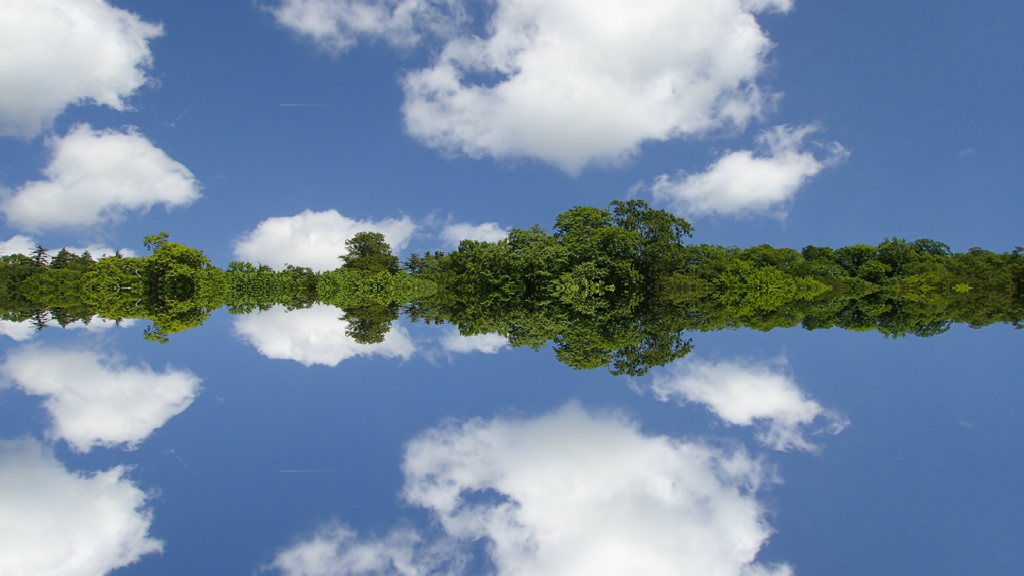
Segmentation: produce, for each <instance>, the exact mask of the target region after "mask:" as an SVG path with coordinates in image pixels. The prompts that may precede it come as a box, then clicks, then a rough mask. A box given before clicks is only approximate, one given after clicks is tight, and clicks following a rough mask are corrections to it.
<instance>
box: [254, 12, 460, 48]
mask: <svg viewBox="0 0 1024 576" xmlns="http://www.w3.org/2000/svg"><path fill="white" fill-rule="evenodd" d="M270 11H271V12H272V13H273V14H274V17H275V18H276V19H277V21H278V23H279V24H281V25H282V26H285V27H286V28H289V29H291V30H293V31H294V32H297V33H299V34H302V35H303V36H307V37H309V38H310V39H312V40H313V41H314V42H315V43H316V44H317V45H318V46H319V47H320V48H321V49H323V50H325V51H327V52H331V53H334V54H337V53H339V52H342V51H344V50H346V49H348V48H350V47H351V46H352V45H354V44H355V43H356V42H357V41H358V40H359V38H361V37H362V38H370V39H376V38H383V39H384V40H386V41H387V42H388V43H390V44H391V45H393V46H396V47H403V48H408V47H411V46H415V45H416V44H417V43H419V41H420V40H421V37H422V36H423V35H424V34H434V35H447V34H450V33H451V32H453V31H454V30H455V29H456V28H457V27H458V26H459V25H460V24H461V23H462V22H463V21H464V19H465V10H464V9H463V7H462V3H461V2H460V1H459V0H280V2H279V3H278V4H277V5H276V6H274V7H273V8H271V9H270Z"/></svg>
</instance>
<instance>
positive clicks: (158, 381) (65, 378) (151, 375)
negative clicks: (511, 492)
mask: <svg viewBox="0 0 1024 576" xmlns="http://www.w3.org/2000/svg"><path fill="white" fill-rule="evenodd" d="M0 374H2V375H3V376H4V378H6V379H9V380H10V381H11V382H12V383H13V384H14V385H16V386H17V387H18V388H21V389H22V390H23V391H24V392H25V393H26V394H32V395H36V396H46V400H44V401H43V406H44V407H45V408H46V410H47V411H48V412H49V413H50V417H51V418H52V420H53V424H52V426H51V427H50V429H49V430H47V436H48V437H50V438H59V439H63V440H66V441H67V443H68V444H69V445H70V446H71V447H72V448H73V449H74V450H75V451H77V452H88V451H89V450H91V449H92V448H93V446H116V445H119V444H123V445H125V446H126V447H128V448H134V447H135V446H137V445H138V444H139V443H140V442H142V441H143V440H145V439H146V438H147V437H148V436H149V435H150V434H152V433H153V431H154V430H156V429H157V428H160V427H161V426H163V425H164V424H166V423H167V421H168V420H170V419H171V418H173V417H174V416H177V415H178V414H180V413H182V412H183V411H184V410H185V409H186V408H188V407H189V406H190V405H191V404H192V401H193V400H194V399H195V397H196V394H198V392H199V383H200V379H199V378H198V377H197V376H195V375H194V374H192V373H191V372H189V371H187V370H174V369H171V368H167V369H166V370H164V371H163V372H155V371H153V369H152V368H150V367H149V366H146V365H145V364H142V365H140V366H126V365H124V363H123V361H122V359H120V358H119V357H117V356H114V355H111V354H107V355H104V354H100V353H97V352H93V351H89V350H61V349H57V348H52V347H45V346H24V347H21V348H18V349H16V350H14V351H13V352H11V353H10V354H9V355H8V356H7V359H6V360H5V361H4V363H3V364H2V365H0Z"/></svg>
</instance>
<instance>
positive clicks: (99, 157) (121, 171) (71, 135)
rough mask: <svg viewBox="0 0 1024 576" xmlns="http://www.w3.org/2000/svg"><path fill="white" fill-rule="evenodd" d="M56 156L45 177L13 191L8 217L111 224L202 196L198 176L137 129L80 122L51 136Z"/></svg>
mask: <svg viewBox="0 0 1024 576" xmlns="http://www.w3.org/2000/svg"><path fill="white" fill-rule="evenodd" d="M47 146H49V147H50V148H51V150H52V151H53V158H52V160H51V161H50V164H49V166H47V167H46V170H45V171H44V174H45V176H46V179H45V180H40V181H36V182H29V183H27V184H25V185H24V186H22V187H20V188H18V190H16V191H14V193H13V194H9V195H8V197H7V198H5V199H4V201H3V206H2V210H3V212H4V215H5V216H6V218H7V222H8V223H9V224H11V225H13V226H17V227H19V228H23V229H26V230H33V231H39V230H44V229H52V228H57V229H66V228H84V227H88V226H96V225H101V224H110V223H113V222H117V221H119V220H122V219H123V218H124V214H125V213H126V212H129V211H141V212H146V211H148V210H149V209H150V208H152V207H153V205H154V204H163V205H165V206H166V207H167V208H172V207H176V206H188V205H189V204H191V203H192V202H194V201H195V200H196V199H198V198H199V183H198V182H197V181H196V179H195V176H193V175H192V173H191V172H189V170H188V168H185V166H184V165H182V164H181V163H179V162H176V161H174V160H173V159H171V158H170V157H169V156H167V154H166V153H164V152H163V151H162V150H160V149H159V148H157V147H155V146H153V144H151V143H150V142H149V140H147V139H146V137H145V136H143V135H142V134H140V133H139V132H138V131H136V130H135V129H134V128H128V129H127V131H126V132H117V131H115V130H102V131H97V130H93V129H92V128H91V127H90V126H89V125H88V124H78V125H75V126H73V127H72V128H71V130H70V131H69V132H68V134H67V135H66V136H64V137H63V138H59V137H53V138H49V139H47Z"/></svg>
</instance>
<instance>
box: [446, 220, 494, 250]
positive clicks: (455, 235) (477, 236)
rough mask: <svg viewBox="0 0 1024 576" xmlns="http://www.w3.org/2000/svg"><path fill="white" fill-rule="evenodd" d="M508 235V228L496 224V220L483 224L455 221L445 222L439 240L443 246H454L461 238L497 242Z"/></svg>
mask: <svg viewBox="0 0 1024 576" xmlns="http://www.w3.org/2000/svg"><path fill="white" fill-rule="evenodd" d="M507 236H508V230H506V229H505V228H502V227H501V226H498V223H497V222H484V223H483V224H476V225H473V224H470V223H468V222H456V223H455V224H447V225H445V227H444V229H443V230H441V240H443V241H444V243H445V246H448V247H451V248H455V247H457V246H458V245H459V243H460V242H462V241H463V240H476V241H478V242H497V241H499V240H503V239H505V238H506V237H507Z"/></svg>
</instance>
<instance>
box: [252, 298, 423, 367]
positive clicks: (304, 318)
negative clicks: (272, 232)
mask: <svg viewBox="0 0 1024 576" xmlns="http://www.w3.org/2000/svg"><path fill="white" fill-rule="evenodd" d="M341 315H342V312H341V310H339V309H337V308H335V307H333V306H327V305H324V304H315V305H313V306H312V307H310V308H302V309H299V310H292V311H291V312H288V311H286V310H285V309H284V308H283V307H280V306H278V307H275V308H271V309H270V310H266V311H263V312H260V313H258V314H246V315H245V316H240V317H238V318H237V319H236V320H235V324H234V328H235V334H236V335H238V336H239V337H240V338H242V339H243V340H245V341H246V342H248V343H249V344H251V345H253V346H255V347H256V349H257V350H259V353H260V354H262V355H264V356H266V357H267V358H272V359H275V360H294V361H296V362H299V363H300V364H303V365H305V366H312V365H313V364H323V365H325V366H337V365H338V364H339V363H340V362H341V361H342V360H347V359H348V358H352V357H353V356H370V355H374V354H376V355H380V356H384V357H386V358H396V357H400V358H402V359H404V360H408V359H409V358H410V357H411V356H412V355H413V353H414V352H416V345H415V344H413V342H412V339H411V338H409V333H408V331H406V329H405V328H402V327H400V326H392V327H391V331H389V332H388V333H387V335H386V336H385V337H384V341H383V342H380V343H378V344H360V343H358V342H356V341H355V340H353V339H352V338H350V337H349V336H347V335H346V334H345V328H346V327H347V326H348V324H347V323H346V322H345V321H343V320H339V317H340V316H341Z"/></svg>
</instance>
